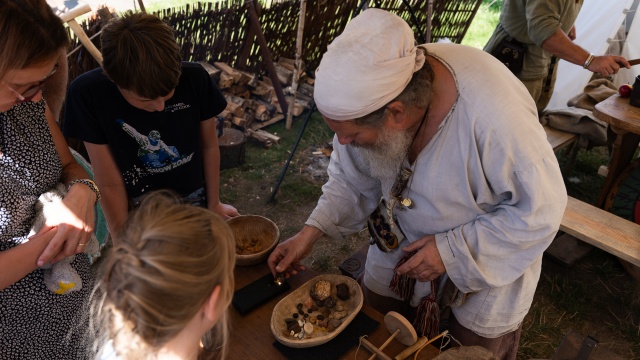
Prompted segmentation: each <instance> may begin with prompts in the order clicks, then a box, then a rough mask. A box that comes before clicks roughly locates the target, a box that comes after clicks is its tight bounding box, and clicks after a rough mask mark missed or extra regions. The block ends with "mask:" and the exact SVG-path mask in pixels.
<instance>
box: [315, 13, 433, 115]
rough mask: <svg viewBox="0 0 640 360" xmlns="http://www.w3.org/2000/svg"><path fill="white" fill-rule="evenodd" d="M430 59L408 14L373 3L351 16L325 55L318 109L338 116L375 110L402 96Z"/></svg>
mask: <svg viewBox="0 0 640 360" xmlns="http://www.w3.org/2000/svg"><path fill="white" fill-rule="evenodd" d="M424 61H425V57H424V55H423V54H422V52H418V51H417V48H416V46H415V39H414V37H413V31H412V30H411V28H410V27H409V25H408V24H407V23H406V22H405V21H404V20H403V19H402V18H400V17H398V16H396V15H394V14H391V13H389V12H387V11H384V10H380V9H367V10H365V11H364V12H362V14H360V15H358V16H356V17H355V18H354V19H353V20H351V22H350V23H349V24H348V25H347V27H346V28H345V30H344V32H343V33H342V34H341V35H340V36H338V37H337V38H336V39H335V40H334V41H333V42H332V43H331V45H329V47H328V49H327V52H326V53H325V54H324V55H323V57H322V60H321V61H320V65H319V66H318V69H317V70H316V81H315V85H314V100H315V102H316V105H317V106H318V110H320V113H322V115H324V116H326V117H328V118H330V119H332V120H352V119H356V118H359V117H362V116H364V115H368V114H371V113H372V112H374V111H376V110H378V109H380V108H382V107H383V106H384V105H386V104H387V103H388V102H390V101H391V100H393V99H394V98H395V97H396V96H398V95H399V94H400V93H401V92H402V90H404V88H405V87H406V86H407V84H409V81H410V80H411V77H412V76H413V73H414V72H416V71H418V70H420V69H421V68H422V65H424Z"/></svg>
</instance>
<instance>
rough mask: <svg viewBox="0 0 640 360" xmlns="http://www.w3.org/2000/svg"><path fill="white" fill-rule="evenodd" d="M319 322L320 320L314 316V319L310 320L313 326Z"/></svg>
mask: <svg viewBox="0 0 640 360" xmlns="http://www.w3.org/2000/svg"><path fill="white" fill-rule="evenodd" d="M320 316H322V315H320ZM317 321H318V319H317V318H316V317H315V316H312V317H310V318H309V322H310V323H312V324H315V323H316V322H317Z"/></svg>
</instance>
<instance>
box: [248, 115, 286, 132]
mask: <svg viewBox="0 0 640 360" xmlns="http://www.w3.org/2000/svg"><path fill="white" fill-rule="evenodd" d="M282 119H284V115H282V114H278V115H276V116H274V117H272V118H271V119H269V120H267V121H265V122H262V123H255V122H254V123H253V124H251V129H252V130H258V129H262V128H263V127H265V126H269V125H271V124H275V123H277V122H278V121H280V120H282Z"/></svg>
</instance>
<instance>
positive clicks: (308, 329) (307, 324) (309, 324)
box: [304, 323, 313, 334]
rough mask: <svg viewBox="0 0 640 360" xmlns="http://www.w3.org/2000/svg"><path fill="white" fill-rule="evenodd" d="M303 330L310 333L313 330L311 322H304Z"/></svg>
mask: <svg viewBox="0 0 640 360" xmlns="http://www.w3.org/2000/svg"><path fill="white" fill-rule="evenodd" d="M304 332H305V333H307V334H311V333H312V332H313V324H311V323H306V324H304Z"/></svg>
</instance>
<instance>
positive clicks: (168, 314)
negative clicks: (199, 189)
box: [101, 192, 235, 359]
mask: <svg viewBox="0 0 640 360" xmlns="http://www.w3.org/2000/svg"><path fill="white" fill-rule="evenodd" d="M121 239H122V242H121V243H119V244H117V245H115V247H114V248H113V249H112V251H111V254H110V255H109V257H108V258H107V259H105V260H106V262H105V264H104V275H103V279H102V291H104V303H103V304H102V306H101V314H102V316H101V318H102V319H104V320H105V322H106V324H105V325H106V328H107V334H106V338H107V339H108V340H107V342H106V344H107V346H105V347H103V349H102V354H101V356H102V358H104V359H148V358H153V359H156V358H157V359H163V358H171V359H197V358H201V359H205V358H206V359H213V358H217V359H222V358H224V357H225V355H226V343H227V338H228V329H227V317H226V309H227V307H228V306H229V304H230V302H231V298H232V295H233V287H234V282H233V268H234V265H235V242H234V238H233V234H232V233H231V230H230V229H229V227H228V226H227V225H226V223H225V222H224V221H223V220H221V218H220V217H218V216H217V215H216V214H214V213H213V212H211V211H209V210H207V209H204V208H201V207H196V206H192V205H186V204H181V203H180V200H179V199H178V198H177V197H175V196H170V195H168V192H159V193H158V192H156V193H152V194H151V195H149V196H148V197H147V198H145V199H144V200H143V201H142V203H141V205H140V207H139V208H138V209H137V210H135V211H134V213H133V214H132V215H131V216H130V217H129V219H128V220H127V223H126V224H125V227H124V228H123V232H122V234H121ZM201 341H202V342H201ZM201 344H202V345H203V347H201Z"/></svg>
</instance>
